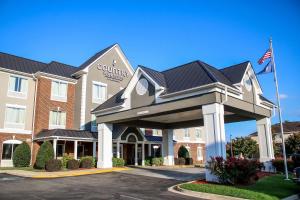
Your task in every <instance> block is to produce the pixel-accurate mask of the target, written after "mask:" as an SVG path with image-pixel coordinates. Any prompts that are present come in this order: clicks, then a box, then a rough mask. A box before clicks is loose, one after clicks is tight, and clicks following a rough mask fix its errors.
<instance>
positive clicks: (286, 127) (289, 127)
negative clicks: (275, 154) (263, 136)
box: [250, 121, 300, 136]
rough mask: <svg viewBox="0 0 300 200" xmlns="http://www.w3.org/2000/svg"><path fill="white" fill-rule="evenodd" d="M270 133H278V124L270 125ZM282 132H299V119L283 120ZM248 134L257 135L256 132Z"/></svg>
mask: <svg viewBox="0 0 300 200" xmlns="http://www.w3.org/2000/svg"><path fill="white" fill-rule="evenodd" d="M271 129H272V133H273V134H274V133H280V131H281V130H280V124H279V123H277V124H273V125H272V127H271ZM283 132H284V133H290V132H300V121H295V122H288V121H286V122H283ZM250 136H257V132H254V133H251V134H250Z"/></svg>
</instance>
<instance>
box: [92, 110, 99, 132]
mask: <svg viewBox="0 0 300 200" xmlns="http://www.w3.org/2000/svg"><path fill="white" fill-rule="evenodd" d="M93 115H94V116H95V120H96V115H95V114H91V132H98V126H97V122H96V125H95V126H93Z"/></svg>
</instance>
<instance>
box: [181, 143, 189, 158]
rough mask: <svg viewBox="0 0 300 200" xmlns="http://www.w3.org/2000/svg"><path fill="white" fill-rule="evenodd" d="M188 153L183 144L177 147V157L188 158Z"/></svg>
mask: <svg viewBox="0 0 300 200" xmlns="http://www.w3.org/2000/svg"><path fill="white" fill-rule="evenodd" d="M189 157H190V154H189V151H188V150H187V149H186V148H185V146H181V147H180V148H179V149H178V158H189Z"/></svg>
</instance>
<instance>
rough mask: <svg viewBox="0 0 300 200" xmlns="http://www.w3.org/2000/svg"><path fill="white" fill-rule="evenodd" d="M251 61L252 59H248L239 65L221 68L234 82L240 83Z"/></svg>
mask: <svg viewBox="0 0 300 200" xmlns="http://www.w3.org/2000/svg"><path fill="white" fill-rule="evenodd" d="M249 63H250V61H246V62H243V63H240V64H237V65H232V66H229V67H225V68H223V69H220V71H221V72H222V73H223V74H224V75H225V76H226V77H227V78H228V79H229V80H230V81H231V83H232V84H236V83H240V82H241V81H242V79H243V77H244V74H245V71H246V69H247V67H248V65H249Z"/></svg>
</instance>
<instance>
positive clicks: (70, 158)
mask: <svg viewBox="0 0 300 200" xmlns="http://www.w3.org/2000/svg"><path fill="white" fill-rule="evenodd" d="M69 160H74V157H73V156H69V155H64V156H63V157H62V160H61V161H62V165H63V168H67V163H68V161H69Z"/></svg>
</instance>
